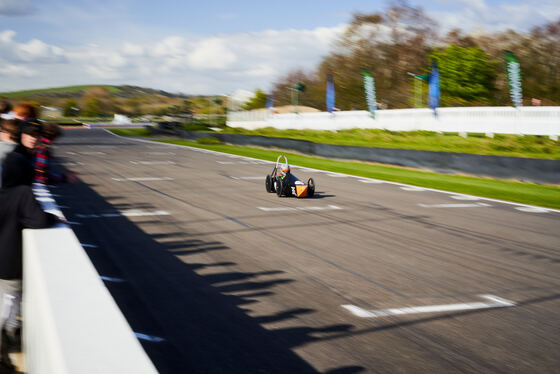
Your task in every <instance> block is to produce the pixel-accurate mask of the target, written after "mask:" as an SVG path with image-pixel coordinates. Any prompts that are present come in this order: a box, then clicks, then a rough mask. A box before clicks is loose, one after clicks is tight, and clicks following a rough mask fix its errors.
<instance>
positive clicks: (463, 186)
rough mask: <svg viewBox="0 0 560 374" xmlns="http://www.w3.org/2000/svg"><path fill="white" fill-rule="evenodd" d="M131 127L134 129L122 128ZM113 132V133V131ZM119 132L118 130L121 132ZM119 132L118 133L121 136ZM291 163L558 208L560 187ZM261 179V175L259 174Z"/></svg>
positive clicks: (263, 153) (259, 152)
mask: <svg viewBox="0 0 560 374" xmlns="http://www.w3.org/2000/svg"><path fill="white" fill-rule="evenodd" d="M126 130H135V129H126ZM112 131H113V132H115V133H117V132H116V131H115V130H112ZM121 134H122V133H121ZM121 134H119V135H121ZM158 141H159V142H163V143H170V144H178V145H186V146H190V147H197V148H204V149H209V150H213V151H218V152H224V153H231V154H236V155H240V156H247V157H253V158H257V159H262V160H268V161H276V158H277V157H278V155H279V154H280V153H281V152H280V151H272V150H266V149H260V148H251V147H240V146H233V145H210V144H200V143H196V142H192V141H188V140H158ZM282 153H283V154H285V155H286V156H287V157H288V158H289V160H290V163H291V164H293V165H299V166H305V167H310V168H314V169H321V170H327V171H333V172H338V173H345V174H351V175H357V176H361V177H369V178H377V179H382V180H387V181H393V182H400V183H406V184H411V185H415V186H420V187H428V188H436V189H440V190H445V191H451V192H458V193H465V194H470V195H476V196H481V197H489V198H494V199H500V200H508V201H514V202H518V203H523V204H531V205H538V206H543V207H547V208H556V209H560V187H557V186H549V185H538V184H531V183H521V182H510V181H501V180H495V179H489V178H476V177H468V176H461V175H448V174H438V173H433V172H427V171H419V170H409V169H403V168H398V167H391V166H383V165H376V164H369V163H363V162H351V161H333V160H328V159H324V158H319V157H310V156H302V155H298V154H294V153H288V152H282ZM263 178H264V175H263Z"/></svg>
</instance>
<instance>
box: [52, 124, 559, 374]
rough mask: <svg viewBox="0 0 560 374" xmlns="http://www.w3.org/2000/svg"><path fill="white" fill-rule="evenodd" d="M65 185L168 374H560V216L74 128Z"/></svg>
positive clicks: (128, 310)
mask: <svg viewBox="0 0 560 374" xmlns="http://www.w3.org/2000/svg"><path fill="white" fill-rule="evenodd" d="M57 144H58V145H57V146H56V149H55V153H56V156H57V160H58V161H59V162H60V163H61V164H62V165H65V167H67V168H69V169H71V170H73V171H75V172H76V173H78V174H79V177H80V179H81V183H79V184H75V185H61V186H59V187H58V188H56V190H53V192H54V193H55V194H57V195H58V197H57V198H56V199H57V201H58V203H59V205H61V206H62V210H63V212H64V214H65V215H66V217H67V219H68V220H70V221H73V222H75V224H73V226H72V228H73V229H74V231H75V232H76V235H77V236H78V238H79V239H80V242H81V243H83V245H84V250H86V251H87V253H88V255H89V256H90V258H91V259H92V261H93V263H94V265H95V266H96V269H97V270H98V272H99V274H100V276H102V277H103V279H105V284H106V285H107V287H108V289H109V290H110V291H111V293H112V295H113V296H114V298H115V300H116V301H117V303H118V305H119V307H120V308H121V310H122V311H123V313H124V315H125V317H126V318H127V320H128V321H129V323H130V325H131V327H132V329H133V330H134V331H135V332H137V333H138V334H141V335H138V336H139V338H140V341H141V342H142V344H143V346H144V348H145V349H146V352H147V353H148V354H149V356H150V358H151V359H152V360H153V362H154V364H155V365H156V367H157V368H158V370H159V371H160V372H161V373H234V374H235V373H330V374H343V373H344V374H351V373H558V372H559V370H560V369H559V368H560V272H559V270H560V212H558V211H554V210H545V209H534V208H531V207H526V206H520V205H515V204H507V203H504V202H498V201H491V200H485V199H476V198H474V197H469V196H464V195H454V194H449V193H443V192H439V191H432V190H426V189H421V188H411V187H410V186H408V187H407V186H403V185H399V184H394V183H387V182H385V183H384V182H381V181H376V180H372V179H364V178H356V177H350V176H345V175H339V174H332V173H328V172H320V171H316V170H309V169H303V168H298V167H292V172H293V173H294V174H295V175H296V176H298V177H300V178H301V179H307V178H309V177H313V178H314V180H315V183H316V185H317V194H316V196H315V197H314V198H311V199H295V198H279V197H277V196H276V194H268V193H267V192H266V191H265V186H264V178H265V176H266V174H267V173H269V172H270V171H271V169H272V165H271V164H270V163H267V162H263V161H257V160H250V159H246V158H242V157H237V156H230V155H226V154H219V153H214V152H208V151H203V150H195V149H191V148H185V147H176V146H175V147H173V146H168V145H164V144H157V143H148V142H139V141H133V140H130V139H123V138H119V137H116V136H114V135H112V134H109V133H107V132H105V131H104V130H99V129H98V130H67V131H66V132H65V136H64V137H63V138H61V139H60V141H58V143H57Z"/></svg>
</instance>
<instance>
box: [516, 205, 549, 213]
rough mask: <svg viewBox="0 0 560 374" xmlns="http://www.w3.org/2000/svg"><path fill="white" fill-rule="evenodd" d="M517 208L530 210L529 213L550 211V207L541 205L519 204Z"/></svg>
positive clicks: (523, 210) (525, 210)
mask: <svg viewBox="0 0 560 374" xmlns="http://www.w3.org/2000/svg"><path fill="white" fill-rule="evenodd" d="M515 209H517V210H520V211H522V212H528V213H548V212H550V210H549V209H546V208H540V207H537V206H518V207H516V208H515Z"/></svg>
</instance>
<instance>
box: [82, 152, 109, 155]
mask: <svg viewBox="0 0 560 374" xmlns="http://www.w3.org/2000/svg"><path fill="white" fill-rule="evenodd" d="M80 154H82V155H86V156H97V155H106V154H107V153H105V152H80Z"/></svg>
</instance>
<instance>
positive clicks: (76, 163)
mask: <svg viewBox="0 0 560 374" xmlns="http://www.w3.org/2000/svg"><path fill="white" fill-rule="evenodd" d="M58 164H59V165H64V166H78V165H83V163H82V162H79V161H68V162H59V163H58Z"/></svg>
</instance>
